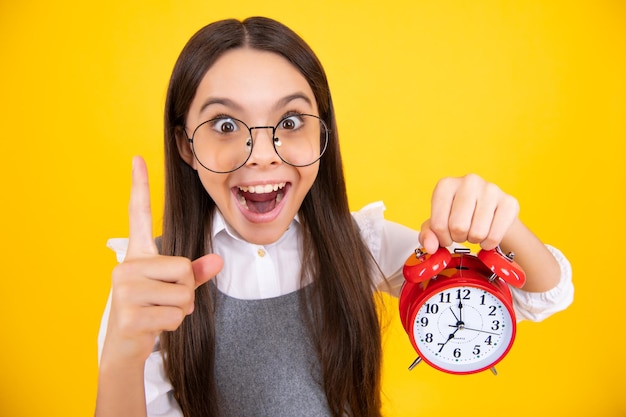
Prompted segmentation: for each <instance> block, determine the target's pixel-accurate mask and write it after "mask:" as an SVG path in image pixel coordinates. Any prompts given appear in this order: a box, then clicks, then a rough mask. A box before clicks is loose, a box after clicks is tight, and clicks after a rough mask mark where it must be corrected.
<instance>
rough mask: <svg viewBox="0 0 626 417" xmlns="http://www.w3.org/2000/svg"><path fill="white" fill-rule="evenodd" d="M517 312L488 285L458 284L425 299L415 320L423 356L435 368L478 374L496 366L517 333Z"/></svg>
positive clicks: (415, 337) (414, 332)
mask: <svg viewBox="0 0 626 417" xmlns="http://www.w3.org/2000/svg"><path fill="white" fill-rule="evenodd" d="M512 317H514V315H513V312H512V311H510V310H509V309H508V307H507V306H506V305H505V304H503V303H502V301H500V299H499V298H498V297H496V296H495V295H494V294H493V293H492V292H490V291H488V290H487V289H486V288H481V287H475V286H470V285H465V286H453V287H450V288H445V289H442V290H440V291H438V292H435V293H434V294H433V295H432V296H430V297H428V298H427V299H425V300H424V301H423V302H422V303H421V305H420V307H419V309H418V311H417V313H416V315H415V316H414V318H413V320H412V324H413V340H414V342H415V344H416V345H417V347H418V351H419V353H420V356H421V357H422V359H424V360H425V361H426V362H427V363H429V364H430V365H431V366H434V367H435V368H438V369H440V370H443V371H448V372H454V373H472V372H478V371H482V370H484V369H487V368H490V367H492V366H493V365H495V363H496V362H498V361H499V360H500V359H501V358H502V357H503V356H504V355H505V354H506V353H507V352H508V350H509V349H510V347H511V345H512V342H513V338H514V336H515V322H514V320H513V319H512Z"/></svg>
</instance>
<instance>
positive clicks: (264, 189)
mask: <svg viewBox="0 0 626 417" xmlns="http://www.w3.org/2000/svg"><path fill="white" fill-rule="evenodd" d="M283 187H285V183H284V182H281V183H279V184H265V185H250V186H248V187H239V189H240V190H241V191H243V192H244V193H250V194H267V193H271V192H273V191H278V190H279V189H281V188H283Z"/></svg>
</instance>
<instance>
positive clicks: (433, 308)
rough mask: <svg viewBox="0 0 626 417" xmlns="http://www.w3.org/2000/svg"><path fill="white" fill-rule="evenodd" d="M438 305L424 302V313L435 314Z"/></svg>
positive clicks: (437, 310)
mask: <svg viewBox="0 0 626 417" xmlns="http://www.w3.org/2000/svg"><path fill="white" fill-rule="evenodd" d="M438 312H439V306H438V305H437V304H426V314H437V313H438Z"/></svg>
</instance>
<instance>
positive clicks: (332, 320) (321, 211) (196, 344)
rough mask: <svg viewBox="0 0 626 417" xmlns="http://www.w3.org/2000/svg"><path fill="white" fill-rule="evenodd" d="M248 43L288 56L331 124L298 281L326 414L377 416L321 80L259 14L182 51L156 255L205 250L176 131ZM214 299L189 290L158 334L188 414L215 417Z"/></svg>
mask: <svg viewBox="0 0 626 417" xmlns="http://www.w3.org/2000/svg"><path fill="white" fill-rule="evenodd" d="M240 47H249V48H254V49H259V50H265V51H271V52H274V53H277V54H280V55H282V56H283V57H285V58H286V59H287V60H289V61H290V62H291V63H292V64H293V65H294V66H295V67H296V68H297V69H298V70H299V71H300V72H301V73H302V75H303V76H304V77H305V78H306V79H307V80H308V82H309V85H310V86H311V89H312V90H313V93H314V95H315V98H316V101H317V103H318V111H319V115H320V117H321V118H322V119H323V120H324V121H325V122H326V124H327V125H328V126H329V127H330V140H329V145H328V149H327V150H326V153H325V154H324V156H323V158H322V160H321V161H320V168H319V173H318V176H317V178H316V180H315V182H314V184H313V186H312V188H311V190H310V191H309V193H308V194H307V196H306V197H305V199H304V201H303V203H302V206H301V208H300V211H299V215H300V218H301V220H302V223H303V225H304V227H303V230H304V231H305V232H304V236H303V242H304V254H306V256H305V257H304V259H303V269H302V270H303V275H304V274H310V275H311V276H313V283H312V284H311V286H310V288H311V290H312V291H311V292H310V294H311V296H310V298H309V299H305V298H303V302H306V303H308V308H307V309H306V310H308V311H311V316H310V317H309V319H308V325H309V328H310V331H311V334H312V335H313V338H314V340H315V345H316V348H317V353H318V356H319V361H320V364H321V369H322V375H323V389H324V391H325V394H326V398H327V400H328V405H329V408H330V410H331V412H332V415H333V416H336V417H340V416H346V415H347V416H360V417H361V416H363V417H369V416H372V417H374V416H380V379H381V378H380V373H381V370H380V367H381V336H380V325H379V320H378V314H377V310H376V303H375V300H374V297H375V295H374V294H375V290H374V288H373V279H372V274H373V271H374V270H375V268H374V264H373V261H372V259H371V255H370V253H369V251H368V250H367V248H366V246H365V244H364V243H363V241H362V240H361V237H360V234H359V231H358V228H357V226H356V225H355V223H354V221H353V218H352V216H351V214H350V210H349V206H348V199H347V195H346V188H345V180H344V175H343V168H342V163H341V155H340V151H339V143H338V138H337V126H336V120H335V113H334V109H333V105H332V100H331V96H330V91H329V87H328V81H327V79H326V75H325V73H324V70H323V68H322V66H321V64H320V62H319V61H318V59H317V57H316V56H315V54H314V53H313V51H312V50H311V49H310V48H309V46H308V45H307V44H306V43H305V42H304V41H303V40H302V39H301V38H300V37H299V36H298V35H297V34H295V33H294V32H293V31H291V30H290V29H288V28H287V27H285V26H284V25H282V24H280V23H278V22H276V21H274V20H271V19H267V18H262V17H253V18H249V19H246V20H244V21H238V20H234V19H233V20H223V21H219V22H215V23H212V24H210V25H208V26H205V27H204V28H202V29H201V30H200V31H198V32H197V33H196V34H195V35H194V36H193V37H192V38H191V39H190V40H189V42H188V43H187V45H186V46H185V47H184V48H183V51H182V52H181V54H180V56H179V58H178V61H177V62H176V65H175V67H174V70H173V73H172V76H171V80H170V84H169V89H168V93H167V99H166V109H165V164H166V167H165V168H166V190H165V209H164V219H163V237H162V252H163V253H164V254H167V255H179V256H186V257H188V258H190V259H195V258H198V257H200V256H202V255H204V254H205V253H207V251H211V241H210V233H209V231H210V229H211V220H212V217H213V213H214V210H215V209H216V206H215V203H214V202H213V201H212V199H211V198H210V197H209V195H208V193H207V192H206V191H205V190H204V188H203V186H202V184H201V183H200V180H199V179H198V175H197V173H196V172H195V171H194V170H193V169H192V168H191V167H190V166H189V165H187V164H186V163H185V162H184V161H183V159H182V158H181V157H180V155H179V152H178V148H177V144H176V131H177V130H180V127H181V126H184V124H185V119H186V116H187V112H188V110H189V107H190V105H191V102H192V100H193V98H194V95H195V93H196V89H197V87H198V85H199V83H200V81H201V80H202V78H203V76H204V74H205V73H206V72H207V70H208V69H209V68H210V67H211V66H212V65H213V63H214V62H215V61H216V60H217V58H218V57H219V56H220V55H221V54H222V53H224V52H225V51H227V50H230V49H233V48H240ZM213 308H214V306H213V294H212V291H211V286H210V285H203V286H201V287H200V288H198V290H197V291H196V307H195V310H194V313H193V314H192V315H190V316H188V317H187V318H186V319H185V320H184V321H183V323H182V325H181V326H180V327H179V329H178V330H176V331H174V332H165V333H163V334H162V336H161V344H162V349H163V352H164V360H165V369H166V372H167V375H168V377H169V378H170V380H171V382H172V385H173V387H174V390H175V396H176V399H177V400H178V403H179V404H180V406H181V408H182V410H183V413H184V414H185V416H186V417H207V416H219V409H218V405H217V404H218V400H217V383H216V381H215V378H214V337H215V335H214V322H213Z"/></svg>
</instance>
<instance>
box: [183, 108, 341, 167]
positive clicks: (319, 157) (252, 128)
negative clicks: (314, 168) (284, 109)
mask: <svg viewBox="0 0 626 417" xmlns="http://www.w3.org/2000/svg"><path fill="white" fill-rule="evenodd" d="M293 116H311V117H315V118H316V119H317V120H319V121H320V122H321V123H322V125H323V126H324V129H325V130H326V135H325V139H326V140H325V142H324V148H323V149H322V150H321V151H320V154H319V156H318V157H317V158H316V159H315V160H314V161H313V162H310V163H308V164H303V165H296V164H292V163H290V162H288V161H286V160H285V159H284V158H283V157H282V156H281V155H280V153H279V152H278V149H276V141H277V140H280V138H277V137H276V129H277V128H278V125H279V124H280V123H281V122H282V121H283V120H286V119H288V118H289V117H293ZM222 119H232V120H235V121H237V122H240V123H241V124H243V125H244V126H245V127H246V128H247V129H248V133H249V134H250V136H249V138H248V140H250V152H249V153H248V156H247V157H246V159H245V160H244V161H243V162H242V163H241V165H239V166H237V167H236V168H233V169H231V170H229V171H216V170H214V169H211V168H209V167H207V166H206V165H204V164H203V163H202V161H201V160H200V158H199V157H198V154H197V153H196V147H195V146H194V144H193V140H194V136H195V135H196V132H197V131H198V129H200V127H201V126H203V125H205V124H207V123H210V122H213V121H215V120H222ZM256 129H272V147H273V148H274V152H276V155H278V157H279V158H280V160H281V161H283V162H284V163H286V164H287V165H291V166H292V167H296V168H303V167H308V166H310V165H313V164H314V163H316V162H317V161H319V160H320V159H322V156H323V155H324V153H326V149H327V148H328V140H329V137H330V129H329V128H328V125H327V124H326V122H325V121H324V120H323V119H322V118H321V117H319V116H316V115H314V114H308V113H292V114H289V115H287V116H284V117H282V118H281V119H280V120H279V121H278V122H277V123H276V125H275V126H252V127H250V126H248V125H247V124H246V122H244V121H243V120H240V119H237V118H236V117H230V116H228V117H225V116H220V117H214V118H212V119H209V120H205V121H204V122H202V123H200V124H199V125H198V126H196V128H195V129H194V130H193V133H192V134H191V137H189V135H188V134H187V129H186V128H185V129H183V130H184V131H185V136H187V141H188V142H189V143H190V144H191V151H192V152H193V156H194V158H196V161H198V163H199V164H200V165H202V167H203V168H204V169H206V170H208V171H211V172H214V173H216V174H230V173H231V172H235V171H237V170H238V169H239V168H241V167H242V166H244V165H245V164H246V163H247V162H248V160H249V159H250V157H251V156H252V151H253V150H254V142H255V140H254V137H253V135H252V131H253V130H256ZM320 139H321V135H320Z"/></svg>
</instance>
